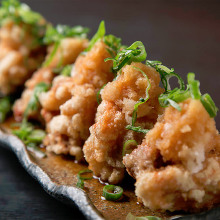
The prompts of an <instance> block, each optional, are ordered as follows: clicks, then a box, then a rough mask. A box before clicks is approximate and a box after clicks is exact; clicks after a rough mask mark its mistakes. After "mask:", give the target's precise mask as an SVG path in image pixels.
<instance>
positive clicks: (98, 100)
mask: <svg viewBox="0 0 220 220" xmlns="http://www.w3.org/2000/svg"><path fill="white" fill-rule="evenodd" d="M105 86H106V84H105V85H103V86H102V88H101V89H100V90H99V91H98V92H97V94H96V100H97V102H98V104H100V103H101V102H102V98H101V94H100V93H101V91H102V90H103V89H104V87H105Z"/></svg>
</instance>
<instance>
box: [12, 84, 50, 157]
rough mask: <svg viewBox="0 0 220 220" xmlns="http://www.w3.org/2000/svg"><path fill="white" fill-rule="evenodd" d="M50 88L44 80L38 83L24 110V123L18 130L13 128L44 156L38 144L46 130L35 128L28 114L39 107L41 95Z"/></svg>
mask: <svg viewBox="0 0 220 220" xmlns="http://www.w3.org/2000/svg"><path fill="white" fill-rule="evenodd" d="M48 88H49V86H48V85H47V84H46V83H44V82H41V83H39V84H37V86H36V87H35V88H34V92H33V94H32V96H31V98H30V101H29V103H28V106H27V108H26V110H25V112H24V115H23V120H22V123H21V124H20V126H19V127H20V128H19V129H18V130H13V134H15V135H16V136H18V137H19V138H20V139H21V140H22V141H23V142H24V144H25V145H26V146H27V147H29V148H30V147H31V148H33V149H34V150H35V151H36V152H37V151H38V154H37V155H39V156H40V155H41V156H42V154H43V152H42V154H40V151H39V149H38V148H37V146H38V145H39V144H40V143H41V142H42V140H43V139H44V137H45V135H46V133H45V131H44V130H41V129H35V128H34V126H33V125H32V124H31V123H29V122H28V115H29V114H30V112H31V111H36V110H37V109H38V104H39V95H40V93H42V92H46V91H47V90H48ZM32 151H33V150H32Z"/></svg>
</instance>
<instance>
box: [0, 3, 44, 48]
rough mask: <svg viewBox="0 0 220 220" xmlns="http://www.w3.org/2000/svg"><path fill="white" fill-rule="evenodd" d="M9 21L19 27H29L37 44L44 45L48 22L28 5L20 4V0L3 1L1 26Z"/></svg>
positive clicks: (0, 13)
mask: <svg viewBox="0 0 220 220" xmlns="http://www.w3.org/2000/svg"><path fill="white" fill-rule="evenodd" d="M8 20H12V21H13V22H14V23H15V24H18V25H19V24H26V25H29V28H30V30H31V32H32V34H33V35H34V36H35V37H36V42H35V43H38V44H41V43H42V37H43V35H44V32H45V28H46V22H45V20H44V18H43V17H42V16H41V15H40V14H39V13H37V12H34V11H32V10H31V9H30V8H29V6H28V5H26V4H24V3H20V2H19V1H18V0H3V1H2V3H1V8H0V25H1V26H2V25H4V24H5V22H7V21H8Z"/></svg>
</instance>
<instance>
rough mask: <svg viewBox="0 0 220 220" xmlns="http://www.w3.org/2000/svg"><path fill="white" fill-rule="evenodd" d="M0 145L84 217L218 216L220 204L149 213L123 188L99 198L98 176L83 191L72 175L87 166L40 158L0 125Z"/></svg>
mask: <svg viewBox="0 0 220 220" xmlns="http://www.w3.org/2000/svg"><path fill="white" fill-rule="evenodd" d="M0 147H4V148H6V149H9V150H11V151H13V152H14V153H15V155H16V156H17V158H18V159H19V161H20V163H21V164H22V166H23V167H24V168H25V170H26V171H27V172H28V173H29V174H30V175H31V176H32V177H33V178H34V179H36V180H37V181H38V182H39V184H40V185H41V186H42V188H43V189H44V190H45V191H46V192H47V193H48V194H49V195H51V196H52V197H54V198H56V199H58V200H60V201H62V202H63V203H65V204H68V205H70V206H77V207H78V208H79V209H80V210H81V212H82V213H83V214H84V215H85V217H86V218H87V219H94V220H104V219H125V218H126V215H127V214H128V212H130V211H131V212H132V214H134V215H139V216H144V215H145V216H146V215H157V216H159V217H162V218H163V219H170V220H171V219H182V220H198V219H213V220H214V219H220V207H218V208H215V209H212V210H210V211H208V212H204V213H199V214H196V215H180V214H179V213H176V214H177V215H173V213H157V212H152V211H151V210H148V209H146V208H144V207H143V206H142V205H140V204H137V201H136V198H135V195H134V193H133V189H126V190H125V196H124V198H123V199H122V201H120V202H109V201H103V200H102V199H101V190H102V187H103V186H102V184H101V183H100V182H99V181H98V180H97V179H93V180H91V181H90V182H89V183H88V182H86V183H85V191H84V190H81V189H79V188H77V187H75V184H76V175H74V174H77V173H78V172H79V170H82V168H83V169H85V168H86V165H80V164H77V163H74V161H73V160H72V158H64V157H60V156H55V155H53V154H49V155H47V158H42V159H39V158H37V157H35V156H34V155H32V154H31V153H30V152H29V151H27V149H26V147H25V146H24V144H23V143H22V142H21V141H20V140H19V139H18V138H17V137H15V136H14V135H11V134H10V133H9V132H8V131H7V130H6V129H5V128H4V126H1V127H0ZM131 208H132V209H131ZM119 210H120V215H119V214H118V213H119V212H118V211H119Z"/></svg>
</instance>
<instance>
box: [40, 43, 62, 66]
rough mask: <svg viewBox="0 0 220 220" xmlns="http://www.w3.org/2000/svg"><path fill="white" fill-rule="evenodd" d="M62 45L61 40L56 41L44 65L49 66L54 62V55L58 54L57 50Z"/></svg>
mask: <svg viewBox="0 0 220 220" xmlns="http://www.w3.org/2000/svg"><path fill="white" fill-rule="evenodd" d="M59 46H60V41H57V42H55V44H54V46H53V50H52V51H51V53H50V56H49V57H48V58H47V59H46V61H45V62H44V63H43V67H47V66H49V65H50V63H51V62H52V60H53V58H54V56H55V55H56V52H57V50H58V48H59Z"/></svg>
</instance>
